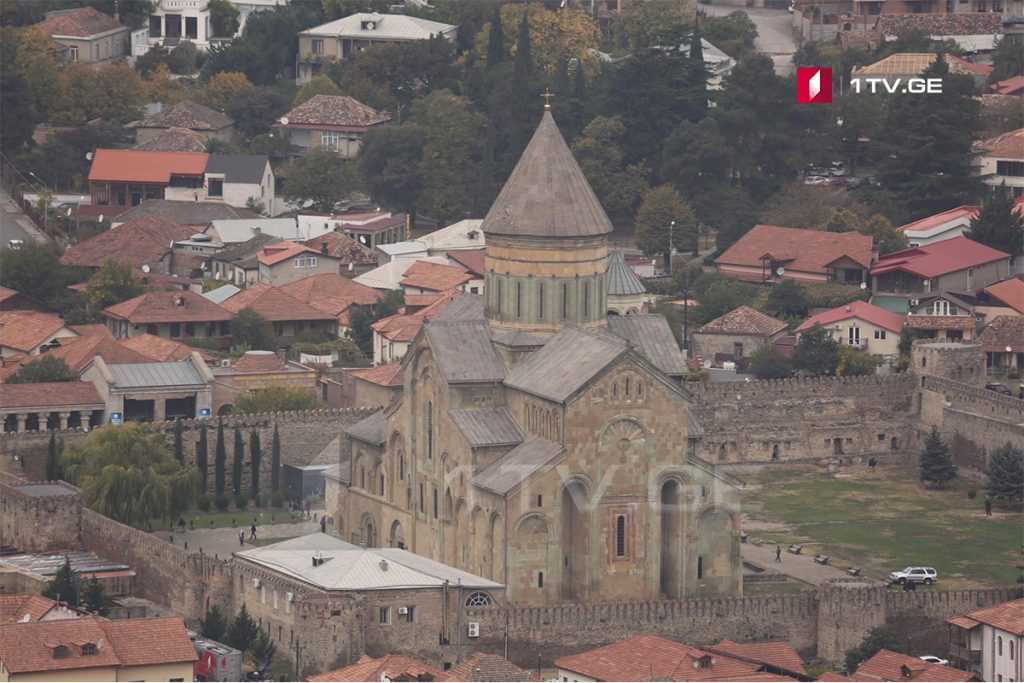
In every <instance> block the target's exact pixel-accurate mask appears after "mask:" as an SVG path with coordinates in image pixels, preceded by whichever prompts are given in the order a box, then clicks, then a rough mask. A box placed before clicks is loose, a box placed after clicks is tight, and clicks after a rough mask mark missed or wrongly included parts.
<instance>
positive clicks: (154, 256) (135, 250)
mask: <svg viewBox="0 0 1024 683" xmlns="http://www.w3.org/2000/svg"><path fill="white" fill-rule="evenodd" d="M193 233H194V230H193V229H192V228H191V227H189V226H186V225H182V224H181V223H179V222H177V221H175V220H172V219H170V218H167V217H166V216H159V215H153V216H146V217H145V218H139V219H137V220H134V221H128V222H127V223H122V224H121V225H119V226H117V227H116V228H113V229H111V230H107V231H105V232H101V233H100V234H98V235H96V236H95V237H91V238H89V239H87V240H86V241H84V242H80V243H79V244H75V245H72V246H70V247H68V250H67V251H65V252H64V255H63V256H61V257H60V262H61V263H63V264H64V265H66V266H84V267H86V268H99V267H100V266H102V265H103V263H104V262H106V261H109V260H115V261H120V262H123V263H127V264H128V265H131V266H135V267H136V268H140V267H142V266H144V265H147V266H153V265H156V264H157V263H159V262H160V261H162V260H163V259H164V258H165V257H166V256H167V255H168V254H170V253H171V251H173V247H172V246H171V242H176V241H178V240H184V239H188V238H189V237H191V236H192V234H193Z"/></svg>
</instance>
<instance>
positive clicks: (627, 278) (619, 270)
mask: <svg viewBox="0 0 1024 683" xmlns="http://www.w3.org/2000/svg"><path fill="white" fill-rule="evenodd" d="M646 292H647V288H646V287H644V283H643V282H641V281H640V278H639V277H637V274H636V273H635V272H634V271H633V269H632V268H630V267H629V264H627V263H626V259H624V258H623V257H622V252H619V251H612V252H609V253H608V295H609V296H627V295H630V294H645V293H646Z"/></svg>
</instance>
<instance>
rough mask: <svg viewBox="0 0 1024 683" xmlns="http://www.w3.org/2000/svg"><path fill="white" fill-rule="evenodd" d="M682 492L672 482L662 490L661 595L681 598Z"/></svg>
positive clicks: (672, 598)
mask: <svg viewBox="0 0 1024 683" xmlns="http://www.w3.org/2000/svg"><path fill="white" fill-rule="evenodd" d="M682 546H683V506H682V488H681V487H680V486H679V482H678V481H676V480H675V479H669V480H668V481H666V482H665V483H664V484H662V486H661V594H662V595H663V596H665V597H666V598H669V599H671V600H678V599H679V598H681V597H682V567H683V547H682Z"/></svg>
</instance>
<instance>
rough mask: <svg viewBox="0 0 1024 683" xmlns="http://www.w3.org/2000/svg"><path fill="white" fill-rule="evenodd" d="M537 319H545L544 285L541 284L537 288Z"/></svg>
mask: <svg viewBox="0 0 1024 683" xmlns="http://www.w3.org/2000/svg"><path fill="white" fill-rule="evenodd" d="M537 319H538V320H543V319H544V283H543V282H541V283H540V285H539V287H538V288H537Z"/></svg>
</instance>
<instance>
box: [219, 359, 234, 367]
mask: <svg viewBox="0 0 1024 683" xmlns="http://www.w3.org/2000/svg"><path fill="white" fill-rule="evenodd" d="M220 366H221V367H222V368H230V367H231V359H230V358H224V359H222V360H221V362H220Z"/></svg>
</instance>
